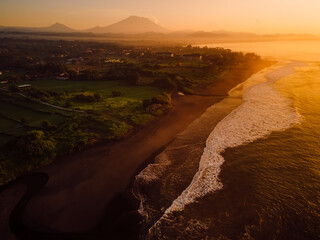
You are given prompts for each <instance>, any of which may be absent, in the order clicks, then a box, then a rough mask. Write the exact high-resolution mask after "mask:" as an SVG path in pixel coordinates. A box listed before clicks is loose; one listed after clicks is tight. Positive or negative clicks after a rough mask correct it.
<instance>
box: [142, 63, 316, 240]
mask: <svg viewBox="0 0 320 240" xmlns="http://www.w3.org/2000/svg"><path fill="white" fill-rule="evenodd" d="M297 60H299V61H297ZM297 60H295V59H286V60H281V61H279V62H278V63H277V64H276V65H274V66H272V67H270V68H268V69H265V70H263V71H261V72H260V73H258V74H255V75H254V76H252V77H251V78H249V79H248V80H247V81H246V82H244V83H243V84H240V85H239V86H237V87H236V88H234V89H233V90H232V91H230V93H229V95H230V96H229V98H227V99H225V100H224V101H222V102H221V103H219V104H217V105H215V106H213V107H211V108H209V109H208V110H207V112H206V113H205V114H204V115H203V116H202V117H201V118H200V119H198V120H197V121H196V122H195V123H193V124H192V125H191V126H190V127H189V129H187V130H186V131H185V132H184V133H182V134H181V135H180V140H179V137H178V140H177V141H176V144H175V145H174V146H172V148H171V149H170V148H169V149H167V150H165V151H164V152H163V153H162V154H161V155H159V157H158V161H156V163H155V164H153V165H150V166H149V167H148V168H147V169H146V170H145V171H143V172H142V173H141V174H140V175H139V176H138V177H137V179H139V178H141V179H147V176H149V177H151V176H153V178H152V177H151V179H149V182H148V184H149V185H148V186H147V187H146V188H145V191H144V192H143V191H142V193H141V195H140V197H141V199H142V205H141V209H140V212H141V213H142V214H143V215H144V216H145V217H146V218H149V221H148V224H149V226H148V229H149V230H148V232H147V237H148V238H150V239H320V142H319V139H320V63H319V62H317V61H305V60H302V58H301V57H299V58H297ZM313 60H314V59H313ZM197 129H199V131H197ZM195 139H196V140H195ZM182 143H183V144H182ZM186 152H187V153H188V154H186V155H185V156H183V155H182V153H186ZM140 182H141V181H140Z"/></svg>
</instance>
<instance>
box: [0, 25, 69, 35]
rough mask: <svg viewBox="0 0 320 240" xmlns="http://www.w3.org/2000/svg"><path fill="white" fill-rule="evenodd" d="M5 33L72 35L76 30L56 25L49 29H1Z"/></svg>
mask: <svg viewBox="0 0 320 240" xmlns="http://www.w3.org/2000/svg"><path fill="white" fill-rule="evenodd" d="M0 31H3V32H57V33H70V32H74V31H75V30H73V29H71V28H69V27H67V26H66V25H63V24H61V23H55V24H53V25H51V26H49V27H0Z"/></svg>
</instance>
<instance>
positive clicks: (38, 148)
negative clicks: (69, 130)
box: [16, 130, 56, 165]
mask: <svg viewBox="0 0 320 240" xmlns="http://www.w3.org/2000/svg"><path fill="white" fill-rule="evenodd" d="M55 149H56V144H55V142H54V141H53V140H52V139H48V138H46V137H45V135H44V132H43V131H36V130H34V131H29V132H27V133H26V134H24V135H23V136H21V137H20V138H19V139H18V141H17V144H16V151H17V152H18V154H19V155H20V157H21V158H22V159H24V160H26V161H28V162H31V163H33V164H36V165H40V164H41V163H43V162H49V161H50V160H52V159H53V158H54V157H55Z"/></svg>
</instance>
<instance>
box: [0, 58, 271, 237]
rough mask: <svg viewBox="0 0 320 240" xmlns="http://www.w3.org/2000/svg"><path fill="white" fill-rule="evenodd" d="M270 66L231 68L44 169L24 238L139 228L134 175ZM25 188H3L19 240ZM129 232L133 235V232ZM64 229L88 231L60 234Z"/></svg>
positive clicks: (2, 212)
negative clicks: (128, 130)
mask: <svg viewBox="0 0 320 240" xmlns="http://www.w3.org/2000/svg"><path fill="white" fill-rule="evenodd" d="M269 65H270V62H264V63H263V64H260V65H257V66H254V67H252V68H251V69H245V70H243V69H240V70H239V69H236V70H234V71H232V72H229V73H228V74H225V75H224V76H223V77H222V78H221V79H220V80H217V81H215V82H214V83H212V84H210V85H209V86H205V87H200V88H198V89H197V90H196V91H195V95H186V96H176V97H174V98H173V107H172V109H170V111H169V112H168V113H167V114H165V115H163V116H160V117H157V118H155V119H154V120H152V121H151V122H150V123H148V124H147V125H146V126H145V127H143V128H141V129H139V130H137V131H135V132H133V133H132V134H130V135H129V136H128V137H126V138H124V139H123V140H120V141H117V142H114V143H111V144H110V143H109V144H100V145H98V146H95V147H92V148H90V149H88V150H85V151H83V152H79V153H76V154H73V155H70V156H65V157H63V158H60V159H57V160H56V161H55V162H53V163H52V164H50V165H48V166H46V167H43V168H41V169H38V170H37V172H42V173H45V174H47V175H48V177H49V180H48V182H47V183H46V184H45V185H44V186H43V188H42V189H40V190H39V192H36V193H35V194H34V196H31V195H30V196H29V199H30V201H28V202H27V203H26V204H25V209H22V210H21V214H20V215H21V216H20V217H21V220H22V222H23V224H22V225H24V226H28V227H29V228H28V229H27V230H26V231H29V230H30V229H32V231H31V230H30V231H29V234H30V235H29V237H27V235H24V234H26V232H23V231H22V232H21V236H25V238H29V239H36V238H37V237H38V238H41V237H43V236H44V235H41V237H39V235H37V234H36V233H37V232H39V231H42V232H51V234H49V235H48V236H51V237H50V238H49V237H48V236H46V237H47V238H46V239H73V238H74V239H81V238H85V239H92V236H93V235H94V236H95V237H94V238H93V239H99V238H103V236H104V237H106V236H109V233H114V234H117V231H118V232H123V231H124V230H123V228H119V224H118V225H117V222H119V223H123V222H127V223H128V221H129V222H130V221H131V223H132V222H134V223H136V225H134V224H133V225H132V224H131V223H130V224H128V226H129V225H131V228H133V229H131V230H132V231H133V232H134V231H137V228H138V226H137V225H138V223H139V217H138V214H137V211H136V210H137V209H135V208H136V207H137V204H138V202H137V201H134V199H133V197H132V195H131V194H130V187H131V184H132V182H133V179H134V176H135V175H136V174H137V173H138V172H139V171H140V170H141V169H142V168H143V167H144V166H146V164H147V163H148V161H152V160H153V156H154V155H155V154H156V153H158V152H159V151H160V150H161V149H163V147H164V146H166V145H167V144H168V143H170V142H171V141H172V140H173V139H174V138H175V136H176V135H177V134H178V133H180V132H181V131H183V130H184V129H185V128H186V127H187V126H188V125H189V124H190V123H191V122H192V121H194V120H195V119H197V118H198V117H199V116H200V115H201V114H202V113H204V111H205V110H206V109H207V108H208V107H210V106H212V105H213V104H215V103H217V102H219V101H221V100H222V99H223V98H224V97H225V96H227V95H228V91H229V90H230V89H232V88H233V87H235V86H236V85H237V84H239V83H241V82H243V81H244V80H246V79H247V78H248V77H249V76H251V75H252V74H253V73H255V72H257V71H259V70H261V69H262V68H264V67H266V66H269ZM35 181H36V180H35ZM25 191H26V186H25V182H24V180H23V179H21V180H20V181H19V180H18V181H17V183H12V184H11V185H10V186H8V187H6V188H5V189H3V190H2V191H1V192H0V201H1V202H0V203H1V205H0V223H1V225H0V229H1V232H0V234H1V235H2V237H1V235H0V238H2V239H15V238H14V236H13V234H12V233H11V231H10V230H9V229H8V228H9V224H8V222H9V217H10V213H11V211H12V210H13V208H14V207H15V205H16V204H17V202H18V201H19V200H20V198H21V197H22V195H23V194H24V193H25ZM29 199H28V200H29ZM124 213H127V214H124ZM111 223H112V224H113V225H112V224H111ZM111 225H112V226H111ZM124 225H125V224H124ZM24 230H25V229H24ZM17 231H19V229H18V230H17ZM125 231H127V234H130V230H128V229H126V230H125ZM62 232H71V233H72V232H75V233H76V232H83V233H84V234H82V235H81V234H80V235H77V234H76V235H63V234H62V235H60V237H59V233H62ZM91 234H93V235H91ZM72 236H73V237H72ZM80 236H82V237H80ZM88 236H89V237H88ZM90 236H91V237H90ZM3 237H4V238H3Z"/></svg>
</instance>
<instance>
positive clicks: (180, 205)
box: [155, 63, 302, 226]
mask: <svg viewBox="0 0 320 240" xmlns="http://www.w3.org/2000/svg"><path fill="white" fill-rule="evenodd" d="M300 66H302V64H301V63H291V64H287V65H286V66H284V67H283V66H282V67H280V68H278V69H276V70H275V69H272V68H271V69H272V71H271V72H270V69H269V72H268V73H264V74H263V75H259V78H260V79H259V82H260V83H257V82H255V83H254V81H253V82H251V83H250V81H249V82H246V84H247V85H252V86H247V87H246V88H245V90H244V92H243V95H242V98H243V103H242V104H241V105H240V106H239V107H237V108H236V109H235V110H233V111H232V112H231V113H230V114H229V115H228V116H226V117H225V118H224V119H223V120H222V121H221V122H219V123H218V124H217V125H216V127H215V128H214V130H213V131H212V132H211V134H210V136H209V137H208V139H207V141H206V147H205V149H204V152H203V155H202V157H201V160H200V164H199V170H198V172H197V173H196V174H195V176H194V178H193V180H192V182H191V184H190V185H189V186H188V187H187V188H186V189H185V190H184V191H183V192H182V194H181V195H180V196H179V197H178V198H177V199H176V200H174V201H173V202H172V205H171V206H170V207H169V208H168V209H167V210H166V211H165V214H164V215H163V216H162V218H166V216H168V214H170V213H172V212H175V211H182V210H183V209H184V207H185V206H186V205H187V204H190V203H192V202H194V201H196V199H198V198H201V197H203V196H205V195H207V194H208V193H212V192H214V191H217V190H219V189H221V188H222V187H223V185H222V183H221V182H220V179H219V173H220V167H221V165H222V164H223V162H224V158H223V156H222V155H221V154H222V153H223V152H224V151H225V150H226V149H227V148H233V147H237V146H240V145H243V144H246V143H249V142H253V141H255V140H257V139H259V138H263V137H266V136H268V135H270V134H271V133H272V132H274V131H283V130H286V129H288V128H291V127H292V126H293V125H295V124H297V123H299V121H300V115H299V114H298V113H297V111H296V110H295V108H294V107H293V106H292V103H291V102H290V100H289V99H286V98H284V97H282V96H281V95H280V93H278V92H277V91H276V90H274V89H273V88H272V84H273V83H274V82H275V81H277V80H279V79H281V78H283V77H285V76H287V75H290V74H292V73H293V72H294V69H295V67H300ZM261 77H262V79H261ZM261 80H262V81H263V82H261ZM253 84H255V85H253ZM162 218H161V219H162ZM161 219H159V221H161ZM159 221H158V222H157V223H159ZM157 223H156V224H155V226H156V225H157Z"/></svg>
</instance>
